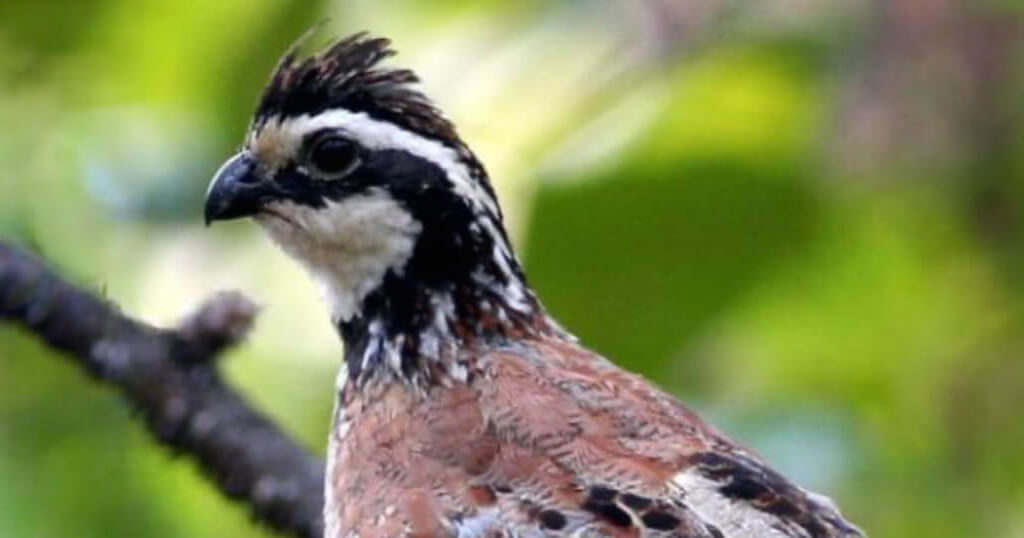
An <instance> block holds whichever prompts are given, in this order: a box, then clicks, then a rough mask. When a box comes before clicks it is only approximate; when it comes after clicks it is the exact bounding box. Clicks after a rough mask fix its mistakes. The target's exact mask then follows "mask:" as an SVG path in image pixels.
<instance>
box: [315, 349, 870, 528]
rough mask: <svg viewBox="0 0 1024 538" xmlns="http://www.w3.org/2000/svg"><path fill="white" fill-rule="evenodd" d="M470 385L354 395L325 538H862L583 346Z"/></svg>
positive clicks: (481, 374)
mask: <svg viewBox="0 0 1024 538" xmlns="http://www.w3.org/2000/svg"><path fill="white" fill-rule="evenodd" d="M473 363H474V364H475V365H476V367H475V369H474V370H473V371H471V372H470V375H469V382H468V383H460V382H453V383H440V384H438V385H436V386H433V387H431V388H429V389H428V390H426V391H424V392H418V391H413V390H410V389H409V388H408V387H407V386H403V385H401V384H382V385H380V386H378V387H376V388H374V387H359V388H356V387H352V386H345V387H343V388H342V390H341V396H340V400H339V404H338V412H337V416H336V417H335V428H334V433H333V434H332V439H331V446H330V454H329V460H330V461H329V469H328V485H327V497H328V502H327V507H326V520H327V526H328V533H327V538H346V537H359V538H372V537H390V536H420V537H428V536H430V537H433V536H453V537H454V536H457V537H464V538H465V537H475V536H481V537H483V536H488V537H490V536H494V537H498V536H536V537H542V536H569V535H573V536H581V537H583V536H595V537H597V536H622V537H626V536H630V537H641V536H662V535H664V536H679V537H726V538H747V537H766V538H771V537H776V538H783V537H808V538H825V537H844V536H856V535H858V534H859V532H858V531H857V529H856V528H855V527H853V526H852V525H850V524H849V523H847V522H846V521H845V520H844V519H843V518H842V517H841V516H840V514H839V513H838V511H837V510H836V509H835V507H834V506H833V505H832V504H831V502H830V501H828V499H827V498H825V497H822V496H819V495H816V494H812V493H809V492H806V491H804V490H802V489H800V488H799V487H797V486H794V485H793V484H791V483H789V482H788V481H787V480H786V479H784V478H783V477H782V476H780V475H779V474H778V473H776V472H774V471H772V470H771V469H769V468H768V467H767V466H766V465H765V464H764V463H763V462H762V461H761V460H760V459H759V458H758V457H757V456H755V455H754V454H752V453H751V452H749V451H748V450H746V449H743V448H741V447H739V446H737V445H736V444H735V443H733V442H731V441H729V440H728V439H726V438H725V437H723V436H722V435H721V434H719V433H718V432H716V431H715V430H714V429H712V428H711V427H709V426H707V425H706V424H705V423H704V422H703V421H701V420H700V419H699V418H698V417H697V416H696V415H694V414H693V413H692V412H690V411H689V410H688V409H686V408H685V407H683V406H682V405H681V404H680V403H679V402H678V401H676V400H675V399H673V398H672V397H670V396H668V395H666V394H664V393H663V392H661V391H659V390H657V389H654V388H653V387H651V386H650V385H649V384H648V383H647V382H645V381H644V380H642V379H640V378H639V377H637V376H634V375H631V374H628V373H626V372H624V371H622V370H621V369H619V368H617V367H616V366H614V365H613V364H611V363H610V362H608V361H606V360H605V359H603V358H601V357H599V356H596V355H594V354H592V353H590V352H588V351H586V350H584V349H582V348H580V347H578V346H577V345H576V344H575V343H573V342H571V341H568V340H563V339H560V338H550V339H536V340H527V341H520V342H517V343H516V344H514V345H510V346H508V347H503V348H499V349H493V350H490V351H488V352H486V353H483V354H481V355H480V356H477V357H475V359H474V361H473Z"/></svg>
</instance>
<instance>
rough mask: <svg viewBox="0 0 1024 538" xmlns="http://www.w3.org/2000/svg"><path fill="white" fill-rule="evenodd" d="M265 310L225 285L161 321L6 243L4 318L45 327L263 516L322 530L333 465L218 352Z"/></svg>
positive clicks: (287, 527)
mask: <svg viewBox="0 0 1024 538" xmlns="http://www.w3.org/2000/svg"><path fill="white" fill-rule="evenodd" d="M256 311H257V309H256V307H255V306H254V304H253V303H252V302H251V301H249V300H248V299H246V298H245V297H244V296H242V295H240V294H237V293H221V294H218V295H215V296H214V297H212V298H210V299H209V300H208V301H207V302H206V303H204V304H203V305H202V306H201V307H200V308H199V309H198V310H196V312H195V313H194V314H193V315H191V316H190V317H189V318H188V319H186V320H185V321H184V322H183V323H182V324H181V326H179V327H177V328H173V329H161V328H157V327H153V326H150V325H148V324H146V323H143V322H140V321H138V320H135V319H132V318H130V317H128V316H126V315H124V314H122V313H121V312H120V311H119V310H118V308H117V307H116V306H115V305H113V304H111V303H110V302H108V301H106V300H104V299H101V298H99V297H97V296H96V295H95V294H93V293H90V292H88V291H86V290H85V289H83V288H81V287H78V286H75V285H72V284H70V283H68V282H66V281H65V280H63V279H62V278H61V277H59V276H57V275H56V274H55V273H54V272H53V271H51V270H50V269H48V268H47V267H46V266H45V265H44V264H43V263H41V262H40V261H39V260H38V259H36V258H35V257H33V256H30V255H28V254H26V253H24V252H22V251H19V250H18V249H15V248H13V247H11V246H9V245H5V244H4V243H2V242H0V320H3V321H8V322H11V323H13V324H16V325H20V326H21V327H23V328H25V329H27V330H28V331H30V332H32V333H34V334H35V335H36V336H38V337H39V338H40V339H42V340H43V341H44V342H46V343H47V344H48V345H50V346H51V347H53V348H54V349H57V350H60V351H62V352H63V355H64V356H65V357H67V358H68V359H69V360H72V361H74V362H76V363H78V364H80V365H81V366H83V367H84V368H85V370H86V371H87V372H88V373H89V374H91V375H92V376H93V377H94V378H95V379H97V380H99V381H101V382H103V383H106V384H107V385H109V386H110V387H112V388H114V389H116V390H117V391H118V392H120V393H121V395H122V396H123V397H124V398H125V400H127V401H128V402H129V403H130V404H131V405H132V406H133V407H134V408H136V409H137V410H138V411H139V414H140V416H141V417H142V419H143V421H144V422H145V425H146V428H147V429H148V430H149V431H150V432H151V433H152V434H153V436H154V437H155V439H156V440H157V441H158V442H159V443H160V444H162V445H165V446H167V447H169V448H170V449H171V450H173V451H174V452H175V453H179V454H182V455H185V456H187V457H190V458H192V459H193V460H194V461H195V462H196V463H197V464H198V466H199V467H200V468H201V469H202V470H203V471H204V473H205V474H206V475H207V476H209V477H210V479H211V480H212V481H213V482H214V483H215V484H216V486H217V487H218V488H220V490H221V491H222V492H223V493H224V494H225V495H227V496H228V497H230V498H232V499H235V500H237V501H240V502H243V503H245V504H247V505H248V506H249V507H250V508H251V509H252V513H253V515H254V517H255V518H256V519H257V520H259V521H261V522H263V523H265V524H266V525H268V526H269V527H271V528H273V529H275V530H277V531H280V532H282V533H286V534H290V535H293V536H301V537H310V538H312V537H319V536H321V534H322V521H321V509H322V506H323V493H322V490H323V488H322V481H323V465H322V463H321V462H320V461H319V460H317V459H315V458H313V457H311V456H310V454H309V453H308V452H307V451H306V450H305V449H303V448H302V447H300V446H299V445H298V444H297V443H295V442H294V441H293V440H292V439H291V438H289V437H288V436H287V435H286V434H285V433H283V432H282V431H281V430H280V429H279V428H278V427H277V426H275V425H274V424H273V423H272V422H271V421H270V420H269V419H268V418H267V417H266V416H265V415H263V414H262V413H260V412H259V411H257V410H256V409H254V408H253V407H252V406H251V405H249V403H248V402H246V401H245V399H243V398H242V397H241V396H240V395H239V394H238V393H236V392H235V391H234V390H232V389H231V388H230V387H229V386H227V385H226V384H225V383H224V381H223V379H222V378H221V375H220V373H219V372H218V367H217V362H216V359H217V357H218V356H219V355H220V354H221V353H222V352H223V351H224V350H225V349H227V348H229V347H230V346H232V345H234V344H236V343H237V342H239V341H240V340H241V339H242V338H243V337H244V336H245V334H246V333H247V331H248V329H249V328H250V327H251V325H252V321H253V319H254V317H255V315H256Z"/></svg>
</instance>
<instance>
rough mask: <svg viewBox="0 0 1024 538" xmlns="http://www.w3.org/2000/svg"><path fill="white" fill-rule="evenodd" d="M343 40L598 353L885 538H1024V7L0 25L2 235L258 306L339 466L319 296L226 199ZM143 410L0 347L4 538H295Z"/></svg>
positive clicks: (295, 416) (233, 17) (246, 385)
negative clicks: (169, 447)
mask: <svg viewBox="0 0 1024 538" xmlns="http://www.w3.org/2000/svg"><path fill="white" fill-rule="evenodd" d="M325 18H329V20H328V22H327V23H325V24H324V26H323V27H322V29H321V30H320V31H319V33H318V34H317V35H316V36H315V37H314V38H313V41H314V42H316V43H323V42H325V41H327V40H328V39H329V38H330V37H331V36H333V35H342V34H347V33H350V32H352V31H356V30H362V29H368V30H372V31H373V32H375V33H379V34H384V35H387V36H390V37H392V38H393V39H394V40H395V43H396V46H397V48H398V49H399V50H400V51H401V55H400V56H399V58H398V60H397V63H400V64H402V65H406V66H410V67H413V68H415V69H416V70H417V71H419V72H420V73H421V75H422V76H423V78H424V79H425V88H426V90H427V91H428V93H429V94H431V95H432V96H434V97H435V98H436V100H437V101H439V102H440V104H441V105H442V106H443V108H444V109H445V110H447V111H448V113H449V115H450V116H452V117H453V118H454V119H455V120H456V122H457V123H458V125H459V126H460V128H461V131H462V133H463V135H464V136H465V138H466V139H467V140H468V141H469V142H470V144H471V145H472V146H473V147H475V148H476V149H477V151H478V153H479V154H480V155H481V157H482V158H483V159H484V161H485V162H486V163H487V164H488V166H489V168H490V170H491V172H492V176H493V178H494V181H495V183H496V186H497V189H498V191H499V192H500V195H501V196H502V199H503V201H504V204H505V206H506V209H507V214H508V219H509V225H510V228H511V230H512V232H513V235H514V237H515V240H516V243H517V245H518V247H519V250H520V252H521V253H522V255H523V257H524V258H525V264H526V266H527V268H528V271H529V274H530V276H531V278H532V282H533V284H534V285H535V287H536V288H537V289H538V291H539V293H540V295H541V297H542V298H543V299H544V301H545V302H546V304H547V305H548V306H549V308H550V309H551V310H552V311H553V312H554V313H555V314H556V315H557V316H558V317H559V318H560V319H561V320H562V321H563V322H564V324H565V325H567V326H568V327H569V328H571V329H572V330H573V331H574V332H575V333H577V334H578V335H579V336H580V337H581V338H582V340H583V341H584V342H585V343H587V344H589V345H591V346H593V347H594V348H596V349H598V350H600V351H602V352H604V353H606V354H608V355H609V356H611V357H613V358H615V359H616V360H617V361H618V362H619V363H620V364H622V365H625V366H627V367H629V368H631V369H634V370H637V371H639V372H642V373H643V374H645V375H647V376H649V377H651V378H653V379H655V380H657V381H658V382H659V383H660V384H661V385H663V386H664V387H666V388H667V389H669V390H671V391H672V392H674V393H676V394H678V395H679V396H680V397H681V398H683V399H684V401H686V402H688V403H689V404H691V405H692V406H693V407H695V408H696V409H698V410H699V411H700V412H702V413H704V414H705V415H706V416H707V417H708V418H709V419H711V420H712V421H713V422H715V423H717V424H719V425H720V426H721V427H722V428H723V429H724V430H726V431H727V432H729V433H730V434H731V435H733V436H734V437H737V438H739V439H741V440H743V441H744V442H745V443H747V444H749V445H751V446H753V447H755V448H756V449H757V450H759V451H760V452H762V453H763V454H764V455H765V456H766V457H767V458H768V459H769V460H771V461H772V462H774V463H775V464H776V465H777V466H778V467H780V468H781V469H782V470H783V471H785V472H786V473H787V474H789V475H792V476H793V477H795V478H797V479H798V480H799V481H801V482H802V483H804V484H805V485H807V486H809V487H811V488H813V489H816V490H819V491H822V492H826V493H828V494H830V495H832V496H834V497H835V498H836V499H837V500H838V502H839V503H840V505H841V506H843V508H844V511H845V512H846V514H847V515H848V516H849V517H850V518H851V519H852V520H853V521H855V522H857V523H858V524H860V525H862V526H863V527H864V528H865V529H866V530H867V531H869V532H870V534H871V535H872V536H876V537H882V536H902V537H916V536H921V537H929V538H942V537H965V536H992V537H996V536H998V537H1001V538H1006V537H1024V418H1022V417H1024V330H1022V329H1024V279H1022V276H1024V275H1022V270H1024V46H1022V45H1024V43H1022V35H1024V33H1022V28H1024V5H1022V4H1021V3H1020V2H1017V1H1011V0H961V1H957V0H874V1H870V0H846V1H843V2H822V1H815V0H750V1H743V0H631V1H628V2H623V1H613V0H607V1H599V0H576V1H569V0H565V1H539V0H517V1H515V2H511V1H508V2H499V1H461V2H447V1H446V2H439V1H433V2H423V1H419V0H387V1H377V0H358V1H333V2H328V1H310V2H291V1H288V0H222V1H217V2H208V1H201V0H180V1H164V2H138V1H136V0H62V1H55V0H51V1H46V2H38V1H21V0H3V1H2V2H0V240H4V241H16V242H18V243H20V244H22V245H24V246H26V247H27V248H31V249H33V250H35V251H36V252H38V253H40V254H41V255H42V256H44V257H45V258H47V259H48V260H50V261H51V262H52V264H53V265H54V266H56V267H57V268H58V269H59V270H60V271H62V272H63V273H64V274H65V275H66V276H67V277H69V278H71V279H73V280H74V281H76V282H79V283H82V284H85V285H87V286H89V287H90V288H92V289H94V290H96V291H97V292H98V293H102V294H103V295H105V296H107V297H109V298H110V299H112V300H113V301H115V302H117V303H118V304H120V305H121V306H122V307H123V309H124V310H126V311H128V312H130V313H133V314H136V315H138V316H140V317H142V318H143V319H146V320H148V321H151V322H154V323H160V324H171V323H174V322H175V320H177V319H179V318H180V317H182V316H183V315H185V314H186V313H187V312H188V311H189V309H190V308H192V307H194V306H195V305H197V303H198V302H199V301H200V299H201V298H203V297H205V296H206V295H208V294H210V293H212V292H214V291H215V290H220V289H225V288H235V289H240V290H243V291H245V292H247V293H248V294H249V295H251V296H252V297H254V298H256V299H257V300H258V301H259V302H260V303H261V304H262V305H263V307H264V312H263V314H262V316H261V317H260V320H259V322H258V325H257V327H256V330H255V331H254V334H253V336H252V338H251V339H250V341H249V343H248V344H247V345H246V346H244V348H242V349H240V350H238V351H236V352H234V353H232V354H231V356H230V357H228V358H227V359H226V360H225V363H224V366H225V368H226V370H227V373H228V376H229V378H230V379H231V381H232V382H233V383H235V384H236V385H237V386H239V387H240V389H241V390H242V391H243V392H244V393H245V394H247V396H248V397H249V398H250V399H251V400H252V401H253V402H255V403H256V404H257V405H258V406H260V407H261V408H263V409H265V410H267V411H268V412H269V413H270V414H271V415H272V416H273V417H275V419H276V420H278V421H279V422H280V423H281V424H282V425H283V426H284V427H285V428H286V429H287V430H288V431H289V432H291V433H293V434H294V435H295V436H296V437H297V438H299V439H301V440H302V442H303V443H305V444H306V445H307V446H309V447H311V448H312V449H314V450H317V451H319V452H322V448H321V447H322V445H323V443H324V439H325V429H326V425H327V419H328V414H329V410H330V405H331V398H332V384H333V377H334V370H335V367H336V364H337V363H338V361H339V359H340V347H339V343H338V342H337V339H336V337H335V335H334V334H333V332H332V329H331V327H330V325H329V323H328V321H327V317H326V315H325V314H324V310H323V308H322V306H321V305H320V304H319V303H318V300H317V294H316V292H315V290H314V289H313V287H312V286H311V285H310V284H309V283H308V282H307V279H306V278H305V276H304V275H303V274H302V273H301V272H300V270H299V269H298V268H297V267H295V266H294V265H293V264H292V263H291V262H289V261H288V260H286V259H285V258H284V256H283V255H281V254H280V253H279V252H277V251H276V250H274V248H273V247H271V246H270V244H269V243H268V241H266V240H265V239H264V238H263V237H261V235H260V233H259V232H258V230H257V229H256V228H255V227H254V226H252V225H251V224H247V223H230V224H226V225H223V226H216V227H214V228H212V229H204V228H203V226H202V223H201V217H200V210H201V205H202V204H201V200H202V195H203V191H204V189H205V186H206V182H207V181H208V179H209V177H210V175H211V174H212V172H213V171H214V170H215V169H216V168H217V166H218V165H219V164H220V162H221V160H222V159H224V158H225V157H226V156H227V155H229V154H230V153H231V151H232V150H233V149H234V148H235V147H236V146H237V145H238V144H239V142H240V138H241V135H242V133H243V131H244V127H245V125H246V123H247V121H248V115H249V113H250V112H251V110H252V109H253V107H254V104H255V101H256V99H257V97H258V94H259V92H260V91H261V88H262V85H263V83H264V81H265V80H266V77H267V74H268V73H269V70H270V69H271V67H272V66H273V64H274V62H275V60H276V57H277V55H278V54H279V53H280V52H281V51H282V50H283V49H284V48H285V47H286V46H287V45H288V44H289V43H290V42H291V41H292V40H293V39H295V38H296V37H297V36H298V35H299V34H301V33H302V32H303V31H304V30H306V29H307V28H309V27H311V26H313V25H314V24H315V23H317V22H318V21H322V20H324V19H325ZM130 415H131V413H130V412H129V410H128V409H126V407H125V406H124V405H122V402H121V401H119V400H118V398H117V397H115V395H114V394H113V393H112V392H110V391H109V390H107V389H105V388H103V387H99V386H97V385H95V384H94V383H92V382H91V381H89V380H87V379H86V378H85V377H83V375H82V372H80V371H79V370H78V369H77V368H76V367H75V366H74V365H73V364H71V363H70V362H68V361H65V360H62V359H61V358H59V357H56V356H54V355H53V353H52V352H50V351H48V350H47V349H46V348H44V347H43V346H42V345H40V344H39V343H37V342H36V341H34V339H33V338H31V337H29V336H27V335H26V334H23V333H22V332H20V331H18V330H14V329H12V328H10V327H3V326H0V537H3V538H7V537H11V538H14V537H18V538H21V537H28V538H48V537H69V536H74V537H79V538H89V537H97V538H99V537H102V538H114V537H132V538H136V537H154V538H157V537H181V536H191V537H211V538H212V537H224V536H232V537H264V536H270V534H269V533H267V532H266V531H263V530H261V529H258V528H256V527H255V526H254V525H252V524H251V523H250V521H249V520H248V516H247V514H246V512H245V510H244V509H242V508H240V507H238V506H235V505H233V504H230V503H229V502H227V501H225V500H224V499H222V498H221V497H220V495H219V494H218V493H216V492H215V491H214V490H213V489H212V488H210V487H209V486H208V484H207V483H206V482H205V481H204V480H203V479H202V478H201V477H200V476H198V473H197V472H196V471H195V469H194V468H193V466H192V465H191V464H190V463H189V462H188V461H184V460H181V459H175V458H174V457H172V456H171V455H170V454H168V453H167V452H166V451H165V450H163V449H161V448H159V447H157V446H155V445H154V444H153V443H152V442H151V441H150V440H149V439H148V438H147V437H146V435H145V434H144V433H143V432H142V430H141V429H140V428H139V427H138V425H137V424H136V423H135V422H133V420H132V419H131V416H130Z"/></svg>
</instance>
